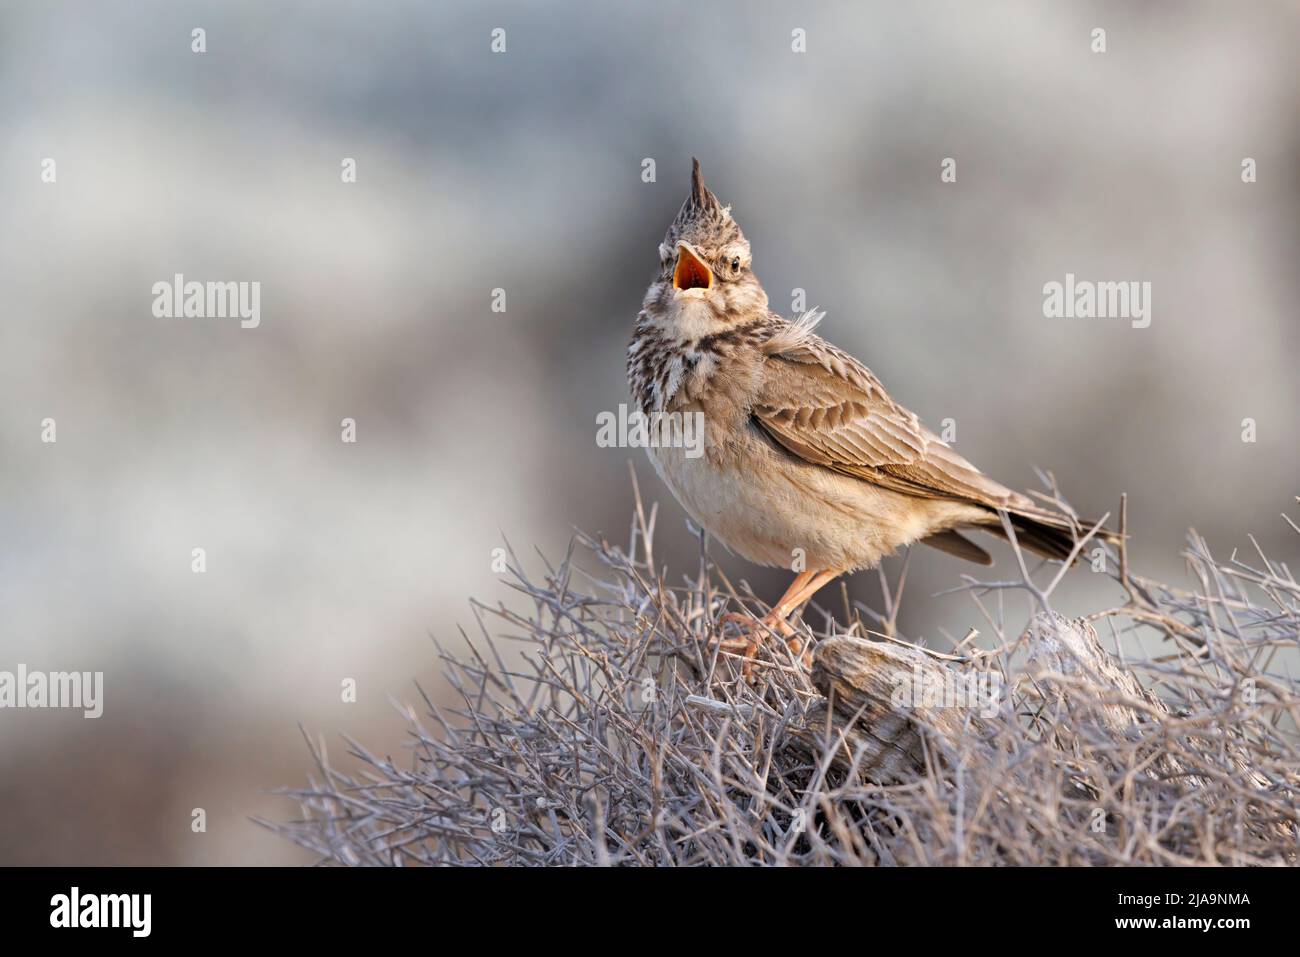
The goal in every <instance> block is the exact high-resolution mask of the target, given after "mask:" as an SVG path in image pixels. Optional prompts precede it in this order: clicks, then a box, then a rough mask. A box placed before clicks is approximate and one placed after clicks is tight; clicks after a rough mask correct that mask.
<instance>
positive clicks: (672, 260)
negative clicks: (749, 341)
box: [645, 160, 767, 339]
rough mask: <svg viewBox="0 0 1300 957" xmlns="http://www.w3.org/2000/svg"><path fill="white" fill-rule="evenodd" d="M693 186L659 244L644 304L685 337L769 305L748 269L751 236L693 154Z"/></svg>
mask: <svg viewBox="0 0 1300 957" xmlns="http://www.w3.org/2000/svg"><path fill="white" fill-rule="evenodd" d="M692 162H693V168H692V170H691V191H690V194H689V195H688V196H687V197H686V202H684V203H682V208H681V210H679V211H678V213H677V218H676V219H674V220H673V222H672V225H671V226H669V227H668V233H667V235H665V236H664V241H663V242H662V243H660V244H659V275H658V276H657V277H656V278H655V281H654V282H653V283H651V285H650V289H649V291H648V292H647V293H646V298H645V308H646V310H647V311H648V312H650V313H651V315H653V316H654V317H655V318H656V319H658V320H659V321H661V322H664V323H666V324H669V325H672V326H673V327H675V330H676V331H677V332H678V333H679V334H680V335H681V336H682V337H683V338H688V339H692V338H700V337H701V336H705V335H711V334H713V333H716V332H719V331H721V330H722V329H724V328H726V327H727V326H731V325H735V324H736V323H738V322H742V321H744V320H745V319H748V318H750V317H751V316H753V315H756V314H762V313H764V312H765V311H766V310H767V294H766V293H764V292H763V287H762V285H761V284H760V283H759V281H758V279H757V277H755V275H754V273H753V272H752V271H751V269H750V266H751V257H750V252H749V241H748V240H746V239H745V234H744V233H742V232H741V231H740V226H739V224H738V223H737V222H736V221H735V219H734V218H732V215H731V208H730V207H728V206H723V205H722V203H720V202H718V197H716V196H714V195H713V191H712V190H710V189H709V188H708V187H707V186H705V185H704V175H703V174H702V173H701V172H700V161H699V160H693V161H692Z"/></svg>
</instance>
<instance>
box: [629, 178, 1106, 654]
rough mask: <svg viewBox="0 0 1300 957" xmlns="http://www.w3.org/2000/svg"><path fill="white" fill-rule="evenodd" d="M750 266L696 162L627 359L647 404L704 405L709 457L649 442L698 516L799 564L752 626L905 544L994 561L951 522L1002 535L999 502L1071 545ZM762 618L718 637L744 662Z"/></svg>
mask: <svg viewBox="0 0 1300 957" xmlns="http://www.w3.org/2000/svg"><path fill="white" fill-rule="evenodd" d="M750 264H751V259H750V249H749V243H748V242H747V241H746V240H745V236H744V234H743V233H742V232H741V231H740V226H739V225H737V223H736V221H735V219H734V218H733V217H732V215H731V210H730V207H724V206H723V205H722V204H721V203H720V202H718V199H717V197H716V196H714V195H713V193H712V192H711V191H710V190H709V188H708V187H707V186H705V185H704V178H703V176H702V175H701V173H700V164H699V162H698V161H695V163H694V169H693V170H692V174H691V193H690V196H688V197H687V198H686V202H685V203H683V204H682V208H681V211H680V212H679V213H678V214H677V218H676V219H675V220H674V221H673V223H672V225H671V226H670V227H669V228H668V234H667V235H666V236H665V237H664V241H663V243H662V244H661V245H660V246H659V274H658V276H657V277H656V278H655V281H654V282H653V283H651V285H650V289H649V290H648V291H647V292H646V296H645V301H644V303H643V308H642V310H641V313H640V315H639V316H638V317H637V323H636V330H635V333H634V334H633V337H632V343H631V346H630V347H629V348H628V360H627V371H628V383H629V385H630V386H631V389H632V394H633V397H634V398H635V400H636V402H637V404H638V405H639V406H640V409H641V411H642V412H643V413H644V414H646V415H647V416H654V415H655V414H656V413H659V414H663V413H674V412H677V413H687V414H691V413H702V414H703V421H704V426H705V427H704V433H705V438H704V454H703V455H698V456H694V457H692V456H691V455H688V454H686V450H685V449H682V448H670V447H664V446H659V447H652V448H650V450H649V452H650V457H651V460H652V461H653V462H654V465H655V469H656V471H658V473H659V475H660V477H661V478H662V479H663V480H664V482H666V483H667V485H668V487H669V488H671V489H672V491H673V494H674V495H675V496H676V497H677V500H678V501H679V502H681V504H682V505H683V506H684V507H685V509H686V511H687V512H689V513H690V515H691V516H692V518H694V520H695V521H696V522H697V523H698V524H699V525H700V526H701V527H703V528H704V529H706V530H707V531H708V532H709V533H711V534H712V535H713V536H714V537H715V538H717V539H718V540H720V541H721V542H722V543H723V544H724V545H726V546H727V548H728V549H730V550H731V551H732V552H735V553H736V554H738V555H740V556H741V557H743V558H746V559H748V560H749V561H752V562H756V563H757V564H760V565H768V566H779V567H784V568H798V567H802V568H804V569H806V570H804V571H801V572H800V573H799V574H798V576H797V577H796V578H795V580H794V583H793V584H791V586H790V588H789V589H788V590H787V591H786V593H785V594H784V595H783V596H781V598H780V599H779V600H778V601H777V603H776V605H774V606H773V607H772V610H771V612H770V613H769V614H768V615H767V616H766V617H765V618H764V619H763V620H762V621H761V622H759V623H753V622H751V624H758V625H759V626H760V627H761V628H765V629H779V630H780V631H781V633H782V634H783V635H785V636H786V637H790V636H791V635H793V634H794V632H793V630H792V629H791V628H790V627H789V625H787V624H786V622H785V619H786V618H787V617H788V616H789V615H790V614H792V613H793V612H794V611H796V610H797V609H798V608H799V607H800V606H801V605H802V604H803V603H804V602H806V601H807V600H808V599H810V598H811V597H812V596H813V594H814V593H815V592H816V591H817V590H818V589H820V588H821V587H822V586H823V585H825V584H827V583H828V582H830V581H831V580H832V579H834V578H836V577H838V576H839V575H842V574H844V573H846V572H852V571H857V570H859V569H864V568H872V567H874V566H875V565H876V564H877V563H879V561H880V560H881V558H883V557H884V556H886V555H889V554H890V553H892V552H894V551H895V550H896V549H898V548H900V547H903V546H906V545H910V544H912V543H913V542H922V543H924V544H926V545H932V546H934V547H936V548H939V549H941V550H943V551H945V552H948V553H950V554H953V555H958V556H960V557H962V558H965V559H968V560H970V561H974V562H980V563H982V564H986V565H987V564H991V563H992V559H991V558H990V557H989V554H988V553H987V552H986V551H984V549H982V548H981V547H980V546H978V545H976V544H975V543H974V542H972V541H970V540H969V539H968V538H965V537H964V536H962V535H961V534H960V533H959V532H958V531H957V529H959V528H967V527H975V528H983V529H985V530H986V531H989V532H992V533H993V534H995V535H1002V536H1004V537H1005V533H1004V531H1003V525H1002V520H1001V517H1000V514H999V512H1005V513H1006V514H1007V516H1008V518H1009V521H1010V523H1011V525H1012V527H1013V528H1014V530H1015V533H1016V539H1017V541H1018V542H1020V543H1021V544H1022V545H1024V546H1025V547H1026V548H1029V549H1031V550H1033V551H1035V552H1037V553H1039V554H1041V555H1044V556H1046V557H1048V558H1056V559H1064V558H1067V557H1068V556H1069V555H1070V553H1071V550H1072V548H1073V547H1074V543H1075V540H1076V537H1075V530H1076V523H1075V522H1074V520H1073V519H1072V518H1071V517H1069V516H1066V515H1062V514H1059V513H1057V512H1053V511H1049V510H1047V509H1044V508H1041V507H1039V506H1038V505H1036V504H1035V503H1034V502H1033V501H1032V500H1031V499H1029V498H1027V497H1026V496H1024V495H1021V494H1019V493H1017V492H1013V491H1012V490H1010V489H1008V488H1005V487H1004V486H1002V485H1000V484H998V483H997V482H995V481H993V480H992V479H990V478H987V477H986V476H984V475H982V474H981V473H980V472H979V470H978V469H976V468H975V467H974V466H973V465H971V464H970V463H969V462H967V461H966V460H965V459H964V458H962V457H961V456H960V455H958V454H957V453H956V452H954V451H953V450H952V449H951V448H950V447H949V446H947V445H946V444H945V443H944V442H942V441H941V440H940V439H939V438H938V436H936V435H935V434H934V433H933V432H931V431H929V430H928V429H927V428H926V427H925V426H923V425H922V424H921V422H920V421H919V420H918V418H917V417H916V415H915V414H914V413H912V412H909V411H908V410H907V409H905V408H903V407H902V406H901V405H899V404H898V403H897V402H895V401H894V400H893V399H891V398H890V397H889V394H888V393H887V392H886V391H885V389H884V387H883V386H882V385H881V384H880V382H879V380H878V379H876V377H875V376H874V375H872V374H871V372H870V371H869V370H868V369H867V368H866V367H865V366H863V365H862V364H861V363H860V362H858V361H857V360H856V359H854V358H853V357H852V356H850V355H848V354H847V353H845V352H842V351H841V350H839V349H837V348H836V347H835V346H833V345H831V344H830V343H828V342H826V341H825V340H824V339H822V338H821V337H820V336H818V335H816V334H815V333H814V332H813V327H814V326H815V325H816V323H817V320H818V319H820V318H821V316H820V315H819V314H817V313H809V314H806V315H804V316H802V317H800V318H798V319H796V320H795V321H793V322H791V321H789V320H786V319H783V318H781V317H780V316H777V315H775V314H774V313H773V312H771V310H769V309H768V303H767V294H766V293H764V292H763V287H762V285H761V284H760V283H759V281H758V279H757V277H755V275H754V273H753V272H752V271H751V268H750ZM1103 535H1104V536H1105V537H1111V536H1110V533H1103ZM798 550H801V551H798ZM800 555H802V556H803V557H804V563H803V564H802V566H799V565H797V564H796V558H797V557H798V556H800ZM728 617H731V618H736V617H739V616H734V615H733V616H728ZM759 630H760V629H759V628H754V629H753V630H752V632H751V634H750V637H749V638H748V639H746V640H744V641H743V642H739V643H737V642H724V646H727V645H730V646H731V647H736V646H737V644H740V645H741V646H743V647H744V648H745V657H746V659H747V660H746V669H748V666H749V661H748V659H749V658H751V657H752V656H753V654H754V651H755V648H756V647H757V640H758V637H759ZM792 647H793V643H792ZM805 658H806V656H805Z"/></svg>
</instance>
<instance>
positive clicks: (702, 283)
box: [673, 242, 713, 290]
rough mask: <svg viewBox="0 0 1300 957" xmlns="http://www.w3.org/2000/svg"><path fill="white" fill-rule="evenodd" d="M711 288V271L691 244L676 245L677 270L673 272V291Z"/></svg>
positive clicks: (681, 243) (680, 243)
mask: <svg viewBox="0 0 1300 957" xmlns="http://www.w3.org/2000/svg"><path fill="white" fill-rule="evenodd" d="M712 286H713V270H711V269H710V268H709V267H708V266H706V265H705V263H704V260H703V259H701V258H700V257H699V255H698V254H697V253H696V252H695V250H694V249H692V248H691V244H690V243H687V242H679V243H678V244H677V268H676V269H674V270H673V288H674V289H681V290H686V289H709V288H710V287H712Z"/></svg>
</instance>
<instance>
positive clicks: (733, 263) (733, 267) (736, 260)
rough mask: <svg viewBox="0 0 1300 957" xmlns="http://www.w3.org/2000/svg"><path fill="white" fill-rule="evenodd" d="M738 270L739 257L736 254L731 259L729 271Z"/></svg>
mask: <svg viewBox="0 0 1300 957" xmlns="http://www.w3.org/2000/svg"><path fill="white" fill-rule="evenodd" d="M739 270H740V257H739V256H736V257H735V258H734V259H732V260H731V271H732V272H739Z"/></svg>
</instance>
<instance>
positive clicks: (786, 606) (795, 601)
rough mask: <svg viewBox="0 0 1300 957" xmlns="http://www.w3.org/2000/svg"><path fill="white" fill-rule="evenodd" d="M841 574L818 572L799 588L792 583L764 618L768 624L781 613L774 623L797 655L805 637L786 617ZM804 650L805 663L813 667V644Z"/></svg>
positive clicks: (803, 658)
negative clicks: (796, 630) (801, 636)
mask: <svg viewBox="0 0 1300 957" xmlns="http://www.w3.org/2000/svg"><path fill="white" fill-rule="evenodd" d="M839 575H840V573H839V572H836V571H823V572H817V573H816V574H814V575H813V576H812V577H811V578H809V579H808V580H807V581H806V582H804V583H803V585H802V586H801V587H800V588H799V589H798V590H795V587H794V585H791V586H790V591H787V592H786V593H785V595H783V596H782V598H781V600H780V601H778V602H777V603H776V607H775V608H773V609H772V611H771V612H770V613H769V614H768V616H767V617H765V618H764V619H763V621H764V623H765V624H766V623H767V619H768V618H771V617H772V616H773V615H776V614H777V613H778V612H779V613H780V615H779V617H778V618H777V619H776V621H775V622H773V624H774V625H775V626H776V629H777V630H778V631H779V632H780V633H781V637H783V638H785V639H786V644H787V645H788V646H789V648H790V651H791V652H792V653H794V654H795V655H798V654H799V652H800V650H801V648H802V645H803V639H802V638H800V637H799V636H798V635H797V634H796V632H795V630H794V628H792V627H791V626H790V623H789V622H788V621H786V619H787V618H788V617H789V616H790V615H792V614H793V613H794V612H795V611H796V610H798V608H799V607H800V606H801V605H803V604H804V603H805V602H807V601H809V600H810V599H811V598H812V596H813V595H815V594H817V592H819V591H821V590H822V589H823V588H825V587H826V586H827V585H828V584H830V583H831V582H832V581H834V580H835V579H836V578H838V577H839ZM796 581H797V579H796ZM802 650H803V656H802V660H803V663H804V665H805V666H807V667H812V646H811V645H809V646H808V647H807V648H802Z"/></svg>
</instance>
